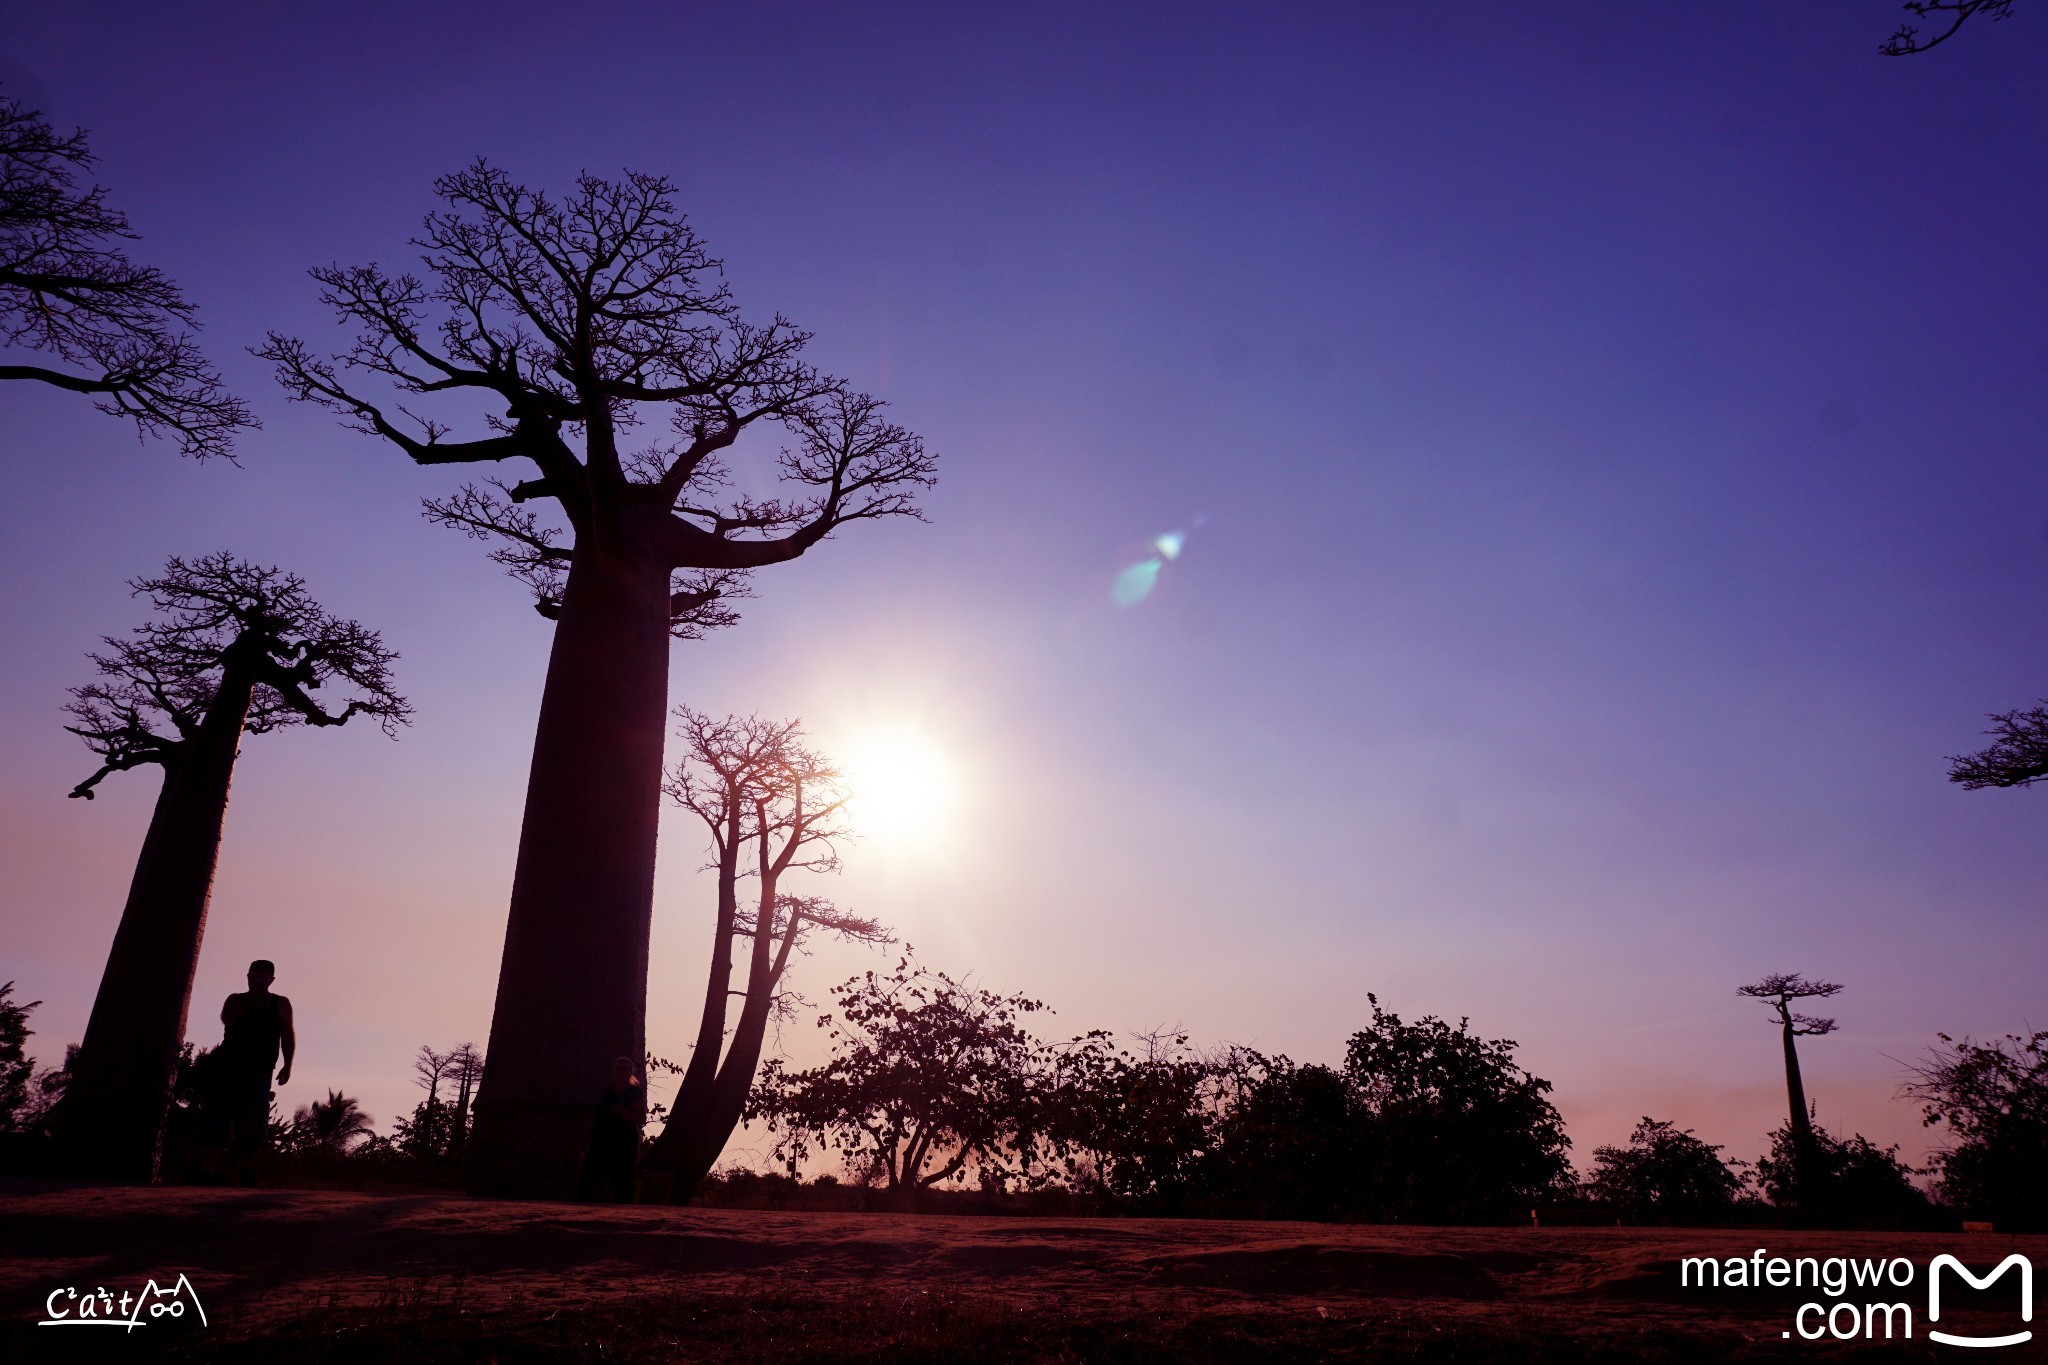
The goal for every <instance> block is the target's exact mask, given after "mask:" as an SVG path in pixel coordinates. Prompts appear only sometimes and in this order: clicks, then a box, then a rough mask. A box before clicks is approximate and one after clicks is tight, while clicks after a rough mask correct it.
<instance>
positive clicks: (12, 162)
mask: <svg viewBox="0 0 2048 1365" xmlns="http://www.w3.org/2000/svg"><path fill="white" fill-rule="evenodd" d="M92 163H93V156H92V152H91V151H90V150H89V149H88V148H87V146H86V140H85V134H84V132H82V131H74V132H71V133H59V132H57V131H56V130H55V129H54V128H52V127H51V126H50V124H49V123H48V121H46V120H45V119H44V118H43V116H42V115H41V114H39V113H37V112H36V111H34V110H32V109H28V108H25V107H24V106H23V105H22V104H21V102H20V101H18V100H14V99H9V98H6V97H4V96H0V349H23V350H30V351H37V352H40V353H42V354H43V355H45V356H49V357H53V358H55V360H56V361H58V362H59V364H60V366H61V368H51V367H49V366H47V365H30V364H23V363H6V364H0V379H29V380H35V381H37V382H39V383H43V384H50V385H54V386H55V387H57V388H60V389H68V390H70V391H71V392H73V393H84V394H90V395H92V396H93V397H94V398H96V399H97V400H98V403H97V406H98V407H99V409H100V411H101V412H105V413H111V414H114V415H116V416H121V417H127V418H130V419H132V420H133V421H134V422H135V425H136V427H137V429H138V430H139V431H140V432H141V433H142V434H143V435H145V436H173V437H175V438H176V439H177V441H178V444H179V446H180V448H181V449H182V450H183V451H184V453H185V454H187V455H196V456H200V457H202V458H203V457H205V456H208V455H226V454H228V452H229V450H230V448H231V447H232V445H233V444H234V437H235V433H236V431H237V430H238V429H240V428H243V427H253V426H255V425H257V423H256V419H255V418H254V417H252V416H251V415H250V413H249V409H248V407H247V406H246V405H245V404H243V402H242V400H241V399H239V398H236V397H235V396H233V395H232V394H230V393H228V392H227V391H226V390H225V389H224V388H222V387H221V379H220V375H219V373H217V372H216V371H215V370H214V369H213V367H212V366H210V365H208V364H207V363H206V359H205V357H203V356H202V355H201V354H200V353H199V347H198V344H197V343H196V342H194V341H193V340H192V336H191V331H190V329H193V328H196V327H197V326H198V323H197V322H196V321H194V319H193V310H192V305H191V304H189V303H187V302H186V301H185V296H184V295H183V294H182V293H180V292H179V290H178V286H177V285H176V284H174V283H173V282H172V281H171V279H170V278H169V277H168V276H166V275H165V274H164V273H163V272H162V271H161V270H158V269H157V268H156V267H154V266H144V265H137V264H135V262H133V261H131V260H129V259H128V256H127V253H125V252H124V251H122V250H121V249H120V246H119V245H118V244H119V243H120V242H122V241H132V240H133V239H134V237H135V235H136V234H135V232H134V230H133V229H132V228H130V227H129V226H128V219H127V217H126V216H125V215H124V214H122V213H121V212H120V211H119V210H117V209H115V208H112V207H111V206H109V205H108V203H107V201H106V187H105V186H101V185H95V186H93V187H92V188H90V189H86V188H82V187H81V186H80V184H79V177H80V175H81V174H82V173H84V172H86V171H89V170H90V169H91V168H92Z"/></svg>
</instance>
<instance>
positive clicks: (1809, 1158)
mask: <svg viewBox="0 0 2048 1365" xmlns="http://www.w3.org/2000/svg"><path fill="white" fill-rule="evenodd" d="M1785 1093H1786V1096H1787V1098H1788V1099H1789V1101H1790V1102H1791V1105H1792V1184H1793V1198H1794V1200H1795V1201H1796V1202H1797V1203H1798V1205H1799V1207H1800V1209H1801V1211H1802V1212H1804V1213H1808V1214H1811V1213H1812V1212H1813V1210H1812V1209H1811V1208H1810V1207H1809V1206H1810V1204H1811V1203H1812V1200H1813V1198H1814V1196H1815V1194H1816V1193H1817V1191H1816V1189H1815V1183H1814V1157H1815V1156H1816V1155H1817V1154H1818V1144H1816V1143H1815V1142H1814V1140H1813V1120H1812V1118H1811V1117H1809V1116H1808V1114H1807V1112H1806V1085H1805V1083H1804V1082H1803V1081H1802V1080H1801V1079H1800V1077H1799V1046H1798V1035H1797V1033H1796V1032H1795V1031H1794V1028H1793V1023H1792V1021H1791V1020H1790V1019H1787V1020H1786V1021H1785Z"/></svg>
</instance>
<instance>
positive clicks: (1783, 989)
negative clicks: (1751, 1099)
mask: <svg viewBox="0 0 2048 1365" xmlns="http://www.w3.org/2000/svg"><path fill="white" fill-rule="evenodd" d="M1841 989H1842V988H1841V987H1840V986H1839V985H1837V984H1835V983H1834V982H1832V981H1809V980H1808V979H1807V978H1805V977H1803V976H1801V975H1799V974H1798V973H1797V972H1779V973H1775V974H1773V975H1771V976H1767V977H1764V978H1763V979H1762V980H1760V981H1755V982H1752V983H1751V984H1749V985H1747V986H1739V987H1737V988H1736V992H1735V993H1736V994H1737V995H1746V996H1748V997H1749V998H1750V999H1752V1000H1761V1001H1763V1002H1764V1003H1765V1004H1767V1005H1769V1006H1770V1007H1771V1009H1772V1011H1773V1012H1774V1013H1775V1014H1776V1016H1777V1022H1778V1027H1779V1029H1780V1030H1781V1031H1782V1033H1783V1037H1784V1042H1785V1094H1786V1099H1787V1101H1788V1102H1789V1104H1790V1106H1791V1110H1792V1119H1791V1123H1792V1150H1793V1154H1794V1157H1795V1167H1796V1177H1797V1183H1798V1184H1799V1185H1800V1186H1802V1187H1804V1186H1806V1185H1807V1184H1808V1183H1809V1178H1810V1173H1811V1172H1812V1170H1813V1165H1814V1162H1813V1159H1814V1156H1815V1154H1816V1153H1817V1152H1818V1150H1819V1144H1818V1143H1816V1142H1815V1141H1814V1136H1813V1119H1812V1116H1811V1114H1810V1113H1809V1111H1808V1109H1807V1105H1806V1083H1805V1082H1804V1081H1803V1080H1802V1079H1800V1075H1799V1044H1798V1040H1799V1039H1801V1038H1818V1037H1820V1036H1822V1035H1824V1034H1829V1033H1833V1032H1834V1031H1835V1021H1834V1020H1832V1019H1822V1018H1819V1017H1817V1016H1815V1015H1811V1014H1801V1013H1799V1012H1798V1011H1797V1010H1795V1009H1794V1008H1793V1006H1794V1004H1796V1003H1797V1002H1798V1001H1801V1000H1825V999H1827V998H1828V997H1829V996H1831V995H1835V994H1837V993H1839V992H1840V991H1841ZM1805 1197H1806V1196H1805V1194H1804V1193H1802V1195H1801V1198H1802V1199H1804V1198H1805Z"/></svg>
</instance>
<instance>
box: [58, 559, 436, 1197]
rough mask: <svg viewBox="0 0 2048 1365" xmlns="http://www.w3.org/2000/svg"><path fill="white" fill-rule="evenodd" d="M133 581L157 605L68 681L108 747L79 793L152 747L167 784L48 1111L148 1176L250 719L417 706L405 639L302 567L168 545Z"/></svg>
mask: <svg viewBox="0 0 2048 1365" xmlns="http://www.w3.org/2000/svg"><path fill="white" fill-rule="evenodd" d="M132 586H133V588H134V589H135V592H136V593H137V595H139V596H143V597H146V598H148V599H149V601H150V603H151V605H152V606H153V607H154V608H155V609H156V612H157V619H155V620H153V621H151V622H149V623H148V624H146V625H144V626H142V627H141V628H140V629H139V630H137V631H136V632H135V633H134V635H132V636H130V637H128V638H126V639H116V638H114V637H111V636H109V637H107V639H106V646H107V652H106V653H104V654H94V655H93V656H92V660H93V662H94V663H95V664H97V665H98V666H99V671H100V675H101V678H100V681H97V682H92V683H87V684H86V685H84V686H82V687H78V688H74V689H73V691H72V697H73V700H72V702H71V705H70V707H69V708H68V709H69V710H70V712H71V715H72V718H73V720H74V721H75V722H76V723H75V724H72V725H69V726H66V727H65V728H66V729H68V730H70V731H71V732H72V733H73V734H75V735H77V736H79V737H80V738H81V739H83V740H84V741H85V742H86V745H87V747H89V748H90V749H92V751H93V752H94V753H96V754H97V755H99V757H100V760H101V761H100V767H99V769H98V770H97V771H96V772H94V773H93V774H92V775H91V776H90V777H88V778H86V779H85V780H84V781H83V782H81V783H79V784H78V786H77V787H76V788H74V789H73V790H72V792H71V794H72V795H73V796H78V797H84V798H86V799H88V800H90V799H91V798H92V796H93V790H94V788H95V787H97V786H98V785H99V783H100V782H101V781H102V780H103V779H104V778H106V777H107V776H108V775H109V774H110V773H116V772H125V771H127V770H129V769H132V768H138V767H143V766H145V765H152V764H153V765H155V766H157V767H159V768H161V769H162V770H163V787H162V789H161V790H160V791H159V793H158V795H157V801H156V808H155V810H154V812H153V813H152V814H151V816H150V822H149V831H148V833H147V834H146V835H145V836H144V837H143V841H142V851H141V853H140V855H139V856H138V857H137V859H136V862H135V874H134V877H133V879H132V880H131V881H130V883H129V888H128V900H127V903H126V905H125V906H124V907H123V908H122V911H121V922H120V926H119V927H118V929H116V931H115V934H114V943H113V948H112V950H111V951H110V952H109V953H108V955H107V966H106V970H105V972H104V974H103V975H102V976H101V978H100V987H99V993H98V994H97V995H96V996H95V997H94V1000H93V1007H92V1014H91V1017H90V1018H89V1020H88V1021H87V1024H86V1029H85V1040H84V1042H83V1043H81V1044H80V1046H79V1051H78V1055H77V1058H76V1059H75V1061H74V1063H73V1065H72V1068H71V1077H70V1081H69V1084H68V1086H67V1089H66V1091H65V1094H64V1098H63V1100H62V1101H61V1102H60V1103H59V1104H58V1106H57V1111H56V1114H55V1115H54V1120H53V1121H54V1125H55V1134H56V1137H57V1140H58V1144H59V1157H60V1159H61V1160H62V1162H63V1163H64V1164H65V1165H66V1166H67V1167H68V1168H69V1169H72V1170H74V1171H76V1172H78V1173H81V1174H88V1175H95V1176H103V1177H108V1178H114V1179H124V1180H147V1179H149V1178H150V1177H151V1176H152V1175H153V1174H154V1172H155V1170H156V1164H157V1157H158V1147H159V1142H160V1137H161V1132H162V1128H163V1121H164V1110H165V1107H166V1105H167V1104H168V1103H169V1100H170V1091H171V1084H172V1075H173V1070H174V1068H175V1066H176V1063H177V1057H178V1046H179V1044H180V1042H181V1041H182V1040H183V1039H184V1036H185V1019H186V1012H187V1009H188V1007H189V1005H190V1003H191V997H192V978H193V975H194V974H195V972H196V971H197V970H198V965H199V944H200V939H201V937H202V936H203V935H204V933H205V928H206V907H207V901H208V899H209V897H210V896H211V895H212V891H213V876H214V869H215V867H216V865H217V864H218V862H219V857H220V840H221V827H222V824H223V822H224V820H225V819H226V816H227V806H228V788H229V785H230V783H231V781H232V779H233V777H234V769H235V759H236V756H237V755H238V753H239V752H240V748H241V743H242V740H243V737H244V736H246V735H258V734H266V733H269V732H271V731H273V730H281V729H285V728H288V727H291V726H296V725H318V726H331V725H342V724H345V723H347V722H348V721H349V720H350V719H352V718H353V717H355V716H357V715H367V716H371V717H373V718H375V719H376V720H377V721H378V723H379V724H380V725H382V727H383V729H384V732H385V733H386V734H387V735H394V736H395V735H396V733H397V727H398V726H399V725H402V724H405V723H407V721H408V719H409V717H410V715H411V709H410V708H409V707H408V706H407V704H406V702H405V699H404V698H402V697H400V696H399V695H398V694H397V693H396V692H394V691H393V690H392V688H391V672H390V669H391V662H392V660H393V659H395V658H396V657H397V656H396V655H394V654H393V653H392V652H391V651H390V650H388V649H386V648H385V647H384V644H383V642H382V641H381V640H380V639H379V638H378V637H377V634H376V632H374V631H370V630H366V629H364V628H363V627H362V626H360V625H358V624H357V623H356V622H354V621H344V620H340V619H338V618H336V617H333V616H330V615H328V614H327V612H326V611H325V610H323V609H322V608H321V607H320V606H319V605H318V604H317V603H316V602H314V601H313V599H312V598H311V597H310V596H308V595H307V593H306V591H305V585H304V583H303V582H302V581H301V580H300V579H299V578H298V577H297V576H295V575H292V574H287V573H285V572H283V571H282V570H279V569H274V568H259V567H257V566H255V565H252V564H249V563H246V562H244V561H242V560H238V559H235V558H234V557H232V556H231V555H228V554H225V553H223V554H217V555H208V556H205V557H203V558H200V559H193V560H184V559H172V560H171V561H170V562H169V563H168V564H167V565H166V566H165V569H164V572H163V574H162V575H161V576H159V577H156V578H147V579H137V580H136V581H135V582H134V583H133V584H132ZM334 683H339V684H342V685H344V686H346V687H347V689H348V690H349V691H350V693H351V694H352V695H351V696H350V697H349V699H348V701H347V703H346V704H345V705H344V706H342V707H341V708H340V709H338V710H334V711H328V710H324V709H322V707H321V706H320V704H319V703H318V702H316V701H315V700H314V699H313V693H314V692H315V691H318V690H320V689H321V688H323V687H324V686H326V685H328V684H334Z"/></svg>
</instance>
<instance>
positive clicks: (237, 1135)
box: [214, 958, 298, 1174]
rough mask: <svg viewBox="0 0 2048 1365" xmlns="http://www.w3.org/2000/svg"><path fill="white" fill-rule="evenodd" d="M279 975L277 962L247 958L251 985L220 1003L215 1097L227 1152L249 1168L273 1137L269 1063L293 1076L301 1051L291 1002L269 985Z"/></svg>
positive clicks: (282, 1077) (280, 1077)
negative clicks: (280, 1063) (295, 1059)
mask: <svg viewBox="0 0 2048 1365" xmlns="http://www.w3.org/2000/svg"><path fill="white" fill-rule="evenodd" d="M276 979H277V967H276V966H275V965H274V964H273V963H271V962H270V961H269V960H268V959H266V958H258V959H256V961H254V962H251V963H250V964H249V989H248V990H246V991H237V992H236V993H235V994H233V995H231V996H229V997H228V998H227V1000H226V1002H225V1003H223V1004H222V1005H221V1007H220V1022H221V1040H220V1048H219V1049H218V1052H217V1056H218V1061H216V1062H215V1064H214V1065H215V1067H216V1068H217V1069H216V1071H215V1073H214V1074H215V1084H216V1086H217V1087H218V1088H217V1090H216V1093H215V1098H216V1101H217V1103H218V1104H219V1106H220V1109H221V1120H222V1126H223V1128H224V1129H225V1135H226V1140H227V1141H226V1145H227V1148H228V1151H229V1154H230V1156H231V1157H232V1158H234V1159H236V1160H238V1161H240V1162H241V1163H242V1165H243V1167H244V1173H245V1174H246V1173H247V1170H246V1168H247V1162H248V1158H249V1156H250V1155H251V1154H252V1153H254V1152H256V1151H258V1150H260V1149H261V1148H262V1147H264V1146H265V1145H267V1143H268V1141H269V1137H270V1099H271V1089H270V1073H271V1068H272V1067H277V1083H278V1084H279V1085H283V1084H285V1083H286V1082H288V1081H290V1080H291V1078H292V1056H293V1054H294V1053H296V1052H297V1051H298V1035H297V1034H296V1033H295V1032H294V1031H293V1029H292V1002H291V1001H290V1000H288V999H286V998H285V997H284V996H282V995H278V994H276V993H275V992H273V991H272V990H271V989H270V984H271V982H273V981H275V980H276ZM280 1052H282V1054H283V1056H284V1065H283V1066H281V1067H279V1066H278V1065H277V1061H278V1055H279V1053H280Z"/></svg>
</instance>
